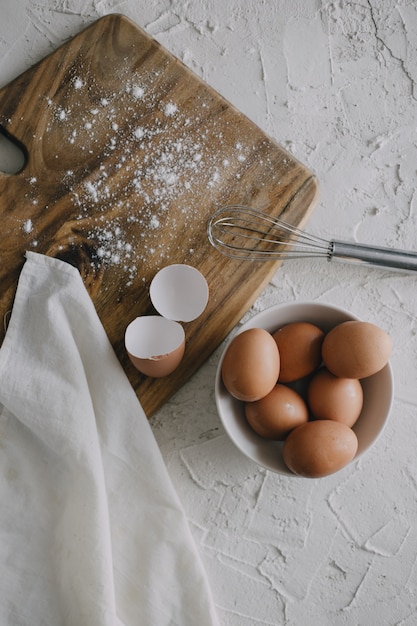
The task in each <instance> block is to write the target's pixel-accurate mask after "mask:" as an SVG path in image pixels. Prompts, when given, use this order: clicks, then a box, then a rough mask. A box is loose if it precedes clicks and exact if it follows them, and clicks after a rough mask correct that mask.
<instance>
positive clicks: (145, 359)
mask: <svg viewBox="0 0 417 626" xmlns="http://www.w3.org/2000/svg"><path fill="white" fill-rule="evenodd" d="M125 345H126V350H127V353H128V355H129V358H130V360H131V361H132V363H133V365H134V366H135V367H136V369H137V370H139V371H140V372H142V374H145V375H146V376H152V377H153V378H162V377H163V376H168V374H171V372H173V371H174V370H175V368H176V367H177V366H178V365H179V364H180V363H181V360H182V357H183V355H184V351H185V332H184V329H183V327H182V326H181V324H179V323H178V322H174V321H173V320H167V319H166V318H165V317H160V316H159V315H143V316H141V317H137V318H136V319H134V320H133V321H132V322H131V323H130V324H129V326H128V327H127V329H126V333H125Z"/></svg>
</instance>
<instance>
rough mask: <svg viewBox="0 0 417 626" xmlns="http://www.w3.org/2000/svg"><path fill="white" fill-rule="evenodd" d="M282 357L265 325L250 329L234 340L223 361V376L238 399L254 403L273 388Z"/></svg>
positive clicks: (226, 385)
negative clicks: (264, 327)
mask: <svg viewBox="0 0 417 626" xmlns="http://www.w3.org/2000/svg"><path fill="white" fill-rule="evenodd" d="M279 367H280V358H279V352H278V348H277V344H276V343H275V341H274V339H273V337H272V335H271V334H270V333H269V332H268V331H266V330H264V329H263V328H250V329H248V330H245V331H243V332H241V333H239V334H238V335H236V337H234V339H232V341H231V343H230V345H229V347H228V348H227V350H226V352H225V355H224V358H223V363H222V379H223V383H224V385H225V387H226V389H227V390H228V392H229V393H231V394H232V396H234V397H235V398H237V399H238V400H243V401H244V402H254V401H255V400H259V399H260V398H263V397H264V396H266V395H267V394H268V393H269V392H270V391H272V389H273V388H274V386H275V384H276V382H277V380H278V376H279Z"/></svg>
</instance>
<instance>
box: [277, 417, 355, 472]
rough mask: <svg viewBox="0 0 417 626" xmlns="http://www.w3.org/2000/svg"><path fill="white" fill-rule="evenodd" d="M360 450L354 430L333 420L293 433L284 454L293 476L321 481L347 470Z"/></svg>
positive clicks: (318, 422) (284, 448)
mask: <svg viewBox="0 0 417 626" xmlns="http://www.w3.org/2000/svg"><path fill="white" fill-rule="evenodd" d="M357 449H358V439H357V437H356V435H355V433H354V431H353V430H352V429H351V428H349V427H348V426H346V425H345V424H340V423H339V422H334V421H331V420H317V421H313V422H307V423H306V424H302V425H301V426H298V427H297V428H295V429H294V430H293V431H292V432H290V434H289V435H288V437H287V438H286V440H285V441H284V445H283V450H282V454H283V459H284V463H285V464H286V465H287V467H288V469H290V470H291V471H292V472H294V474H297V475H299V476H305V477H306V478H321V477H322V476H328V475H329V474H333V473H334V472H337V471H338V470H340V469H342V467H345V465H347V464H348V463H349V462H350V461H351V460H352V459H353V458H354V456H355V454H356V451H357Z"/></svg>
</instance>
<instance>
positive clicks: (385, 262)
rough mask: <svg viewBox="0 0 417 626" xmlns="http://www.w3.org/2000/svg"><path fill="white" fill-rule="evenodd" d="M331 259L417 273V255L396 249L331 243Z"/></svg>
mask: <svg viewBox="0 0 417 626" xmlns="http://www.w3.org/2000/svg"><path fill="white" fill-rule="evenodd" d="M329 258H330V259H340V260H345V261H356V262H358V263H361V264H364V265H372V266H378V267H389V268H392V269H398V270H408V271H417V253H415V252H407V251H406V250H396V249H395V248H394V249H393V248H375V247H373V246H366V245H363V244H357V243H347V242H345V241H331V242H330V248H329Z"/></svg>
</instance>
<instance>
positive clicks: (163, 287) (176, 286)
mask: <svg viewBox="0 0 417 626" xmlns="http://www.w3.org/2000/svg"><path fill="white" fill-rule="evenodd" d="M149 295H150V298H151V301H152V304H153V305H154V307H155V309H156V310H157V311H158V313H160V314H161V315H163V316H164V317H166V318H167V319H169V320H176V321H177V322H191V321H192V320H195V319H196V318H197V317H198V316H199V315H201V313H202V312H203V311H204V309H205V308H206V305H207V301H208V295H209V290H208V285H207V281H206V279H205V278H204V276H203V275H202V273H201V272H199V271H198V269H196V268H195V267H191V265H183V264H181V263H177V264H174V265H167V266H166V267H164V268H163V269H161V270H160V271H159V272H158V273H157V274H156V275H155V277H154V279H153V280H152V282H151V285H150V288H149Z"/></svg>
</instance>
